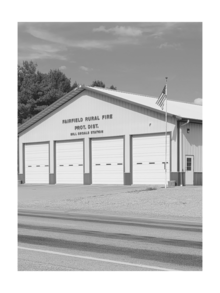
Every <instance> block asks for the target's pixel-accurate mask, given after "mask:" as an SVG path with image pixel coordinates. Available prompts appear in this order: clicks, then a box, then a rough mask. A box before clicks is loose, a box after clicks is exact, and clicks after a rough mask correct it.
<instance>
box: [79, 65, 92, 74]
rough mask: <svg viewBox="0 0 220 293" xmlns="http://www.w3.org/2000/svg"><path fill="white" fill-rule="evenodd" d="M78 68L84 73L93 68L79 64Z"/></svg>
mask: <svg viewBox="0 0 220 293" xmlns="http://www.w3.org/2000/svg"><path fill="white" fill-rule="evenodd" d="M80 69H81V70H83V71H85V72H86V73H88V72H89V71H92V70H93V69H92V68H88V67H86V66H80Z"/></svg>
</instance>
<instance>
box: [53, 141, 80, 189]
mask: <svg viewBox="0 0 220 293" xmlns="http://www.w3.org/2000/svg"><path fill="white" fill-rule="evenodd" d="M56 183H70V184H77V183H78V184H83V142H82V141H76V142H58V143H56Z"/></svg>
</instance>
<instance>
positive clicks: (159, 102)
mask: <svg viewBox="0 0 220 293" xmlns="http://www.w3.org/2000/svg"><path fill="white" fill-rule="evenodd" d="M166 98H167V86H166V85H165V86H164V88H163V90H162V93H161V95H160V96H159V98H158V99H157V101H156V104H157V105H158V106H160V107H161V109H162V110H163V107H164V103H165V100H166Z"/></svg>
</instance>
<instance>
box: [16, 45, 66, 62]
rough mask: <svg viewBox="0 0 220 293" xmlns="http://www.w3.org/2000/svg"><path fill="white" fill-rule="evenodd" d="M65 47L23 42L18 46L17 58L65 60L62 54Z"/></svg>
mask: <svg viewBox="0 0 220 293" xmlns="http://www.w3.org/2000/svg"><path fill="white" fill-rule="evenodd" d="M63 51H66V48H65V47H63V46H60V45H48V44H40V45H39V44H33V45H28V44H23V45H21V44H20V45H19V46H18V59H19V60H36V59H58V60H63V61H64V60H67V58H66V57H65V56H64V55H63V53H61V52H63Z"/></svg>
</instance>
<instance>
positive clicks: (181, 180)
mask: <svg viewBox="0 0 220 293" xmlns="http://www.w3.org/2000/svg"><path fill="white" fill-rule="evenodd" d="M189 123H190V120H189V119H188V120H187V122H186V123H184V124H182V125H181V124H180V126H179V130H180V129H181V127H183V126H186V125H187V124H189ZM181 134H182V130H181ZM180 158H181V163H182V164H181V166H182V172H181V176H180V186H183V135H181V156H180Z"/></svg>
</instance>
